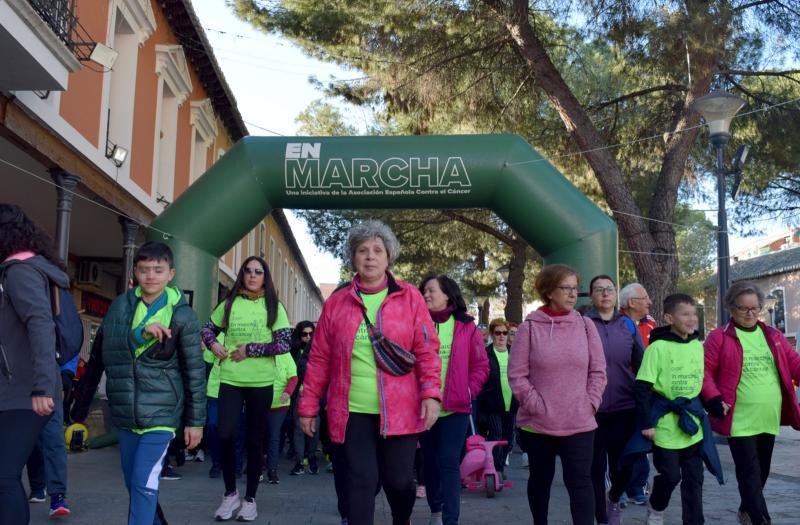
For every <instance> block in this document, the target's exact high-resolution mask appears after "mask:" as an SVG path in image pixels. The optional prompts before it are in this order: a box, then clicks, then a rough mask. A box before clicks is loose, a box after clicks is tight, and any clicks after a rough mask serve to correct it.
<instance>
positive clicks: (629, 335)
mask: <svg viewBox="0 0 800 525" xmlns="http://www.w3.org/2000/svg"><path fill="white" fill-rule="evenodd" d="M586 317H587V318H589V319H591V320H592V321H594V326H595V328H597V334H598V335H599V336H600V341H602V342H603V355H604V356H605V358H606V378H607V379H608V384H607V385H606V390H605V392H603V402H602V403H601V405H600V410H598V412H614V411H616V410H628V409H633V408H635V407H636V401H635V400H634V397H633V385H634V384H635V383H636V372H638V371H639V367H640V366H641V364H642V356H643V355H644V344H643V343H642V336H641V335H640V334H639V330H638V329H637V327H636V324H634V322H633V321H632V320H631V319H630V318H629V317H626V316H624V315H620V313H619V312H618V311H617V310H614V315H613V316H612V317H611V319H610V320H608V321H604V320H603V319H602V318H601V317H600V314H599V313H598V312H597V310H595V309H594V308H592V309H590V310H589V311H588V312H586Z"/></svg>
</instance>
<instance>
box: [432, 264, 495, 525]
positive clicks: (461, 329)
mask: <svg viewBox="0 0 800 525" xmlns="http://www.w3.org/2000/svg"><path fill="white" fill-rule="evenodd" d="M419 290H420V292H422V296H423V297H424V298H425V303H426V304H427V305H428V311H429V312H430V314H431V318H432V319H433V322H434V326H435V327H436V332H437V333H438V334H439V340H440V343H441V344H440V347H439V357H440V358H441V359H442V412H441V413H440V414H439V419H438V420H437V421H436V423H435V424H434V425H433V427H432V428H431V429H430V430H429V431H428V432H425V433H424V434H422V436H421V437H420V444H421V445H422V453H423V455H424V458H425V461H424V463H425V468H424V469H423V470H424V472H425V480H424V482H425V487H426V496H427V498H428V505H429V506H430V509H431V519H430V525H441V524H442V523H444V524H445V525H451V524H455V523H458V517H459V512H460V500H461V494H460V493H461V479H460V475H459V460H460V456H461V448H462V447H463V445H464V442H463V439H464V436H465V435H466V433H467V428H468V426H469V417H470V413H471V411H472V400H473V399H474V398H475V397H476V396H477V394H478V393H479V392H480V391H481V388H482V387H483V383H484V382H485V381H486V377H487V376H488V375H489V362H488V359H487V357H486V351H485V350H484V346H483V338H482V337H481V333H480V331H478V327H477V326H475V320H474V319H473V318H472V317H470V316H469V315H468V314H467V306H466V304H465V303H464V298H463V297H462V296H461V290H460V289H459V287H458V285H457V284H456V282H455V281H453V280H452V279H450V278H449V277H447V276H446V275H439V276H430V277H427V278H426V279H425V280H424V281H422V283H421V284H420V285H419ZM420 481H422V480H420Z"/></svg>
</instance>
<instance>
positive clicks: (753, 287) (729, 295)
mask: <svg viewBox="0 0 800 525" xmlns="http://www.w3.org/2000/svg"><path fill="white" fill-rule="evenodd" d="M749 294H753V295H755V296H756V297H758V306H759V308H764V292H762V291H761V288H759V287H758V285H757V284H756V283H754V282H751V281H739V282H736V283H733V284H732V285H731V286H730V288H728V291H727V292H725V308H727V309H728V311H729V312H731V313H733V309H734V308H736V299H738V298H739V297H740V296H742V295H749Z"/></svg>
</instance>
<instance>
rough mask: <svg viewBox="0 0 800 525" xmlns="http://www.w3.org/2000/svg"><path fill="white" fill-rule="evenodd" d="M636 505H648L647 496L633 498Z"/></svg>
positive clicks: (641, 495)
mask: <svg viewBox="0 0 800 525" xmlns="http://www.w3.org/2000/svg"><path fill="white" fill-rule="evenodd" d="M633 504H634V505H647V494H639V495H638V496H636V497H635V498H633Z"/></svg>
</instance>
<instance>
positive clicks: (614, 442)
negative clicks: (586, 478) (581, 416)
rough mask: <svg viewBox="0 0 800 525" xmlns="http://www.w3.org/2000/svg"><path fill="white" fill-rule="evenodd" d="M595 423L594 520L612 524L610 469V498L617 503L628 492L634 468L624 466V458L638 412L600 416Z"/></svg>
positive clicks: (600, 414)
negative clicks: (609, 511) (608, 507)
mask: <svg viewBox="0 0 800 525" xmlns="http://www.w3.org/2000/svg"><path fill="white" fill-rule="evenodd" d="M595 419H596V420H597V430H595V433H594V456H593V459H592V485H593V486H594V517H595V519H596V520H597V523H608V514H607V512H606V469H608V475H609V478H611V489H610V490H609V491H608V498H609V499H610V500H611V501H613V502H615V503H616V502H618V501H619V498H620V496H622V493H623V492H625V487H627V486H628V481H629V480H630V479H631V471H632V470H633V465H622V464H621V463H620V458H621V457H622V451H623V450H624V449H625V444H626V443H627V442H628V440H629V439H630V437H631V436H632V435H633V433H634V432H635V431H636V410H635V409H630V410H617V411H614V412H598V413H597V415H596V416H595Z"/></svg>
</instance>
